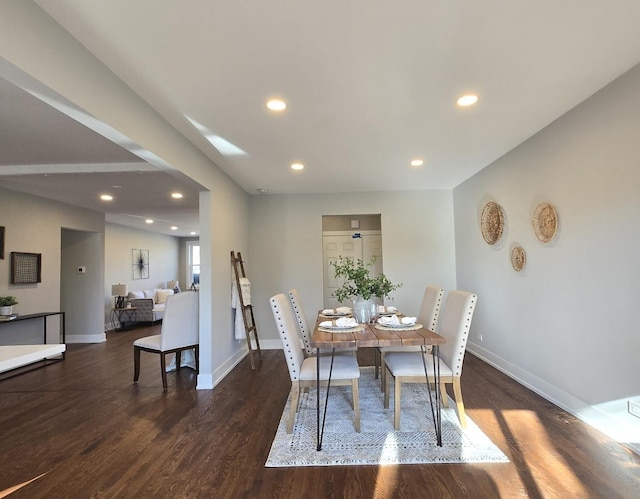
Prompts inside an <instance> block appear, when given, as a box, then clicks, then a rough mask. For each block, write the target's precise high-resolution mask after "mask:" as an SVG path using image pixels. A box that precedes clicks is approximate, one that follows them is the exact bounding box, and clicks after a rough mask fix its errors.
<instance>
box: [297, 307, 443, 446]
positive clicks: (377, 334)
mask: <svg viewBox="0 0 640 499" xmlns="http://www.w3.org/2000/svg"><path fill="white" fill-rule="evenodd" d="M399 316H400V317H402V314H399ZM331 318H335V317H329V316H327V315H325V314H323V312H322V311H320V312H318V318H317V320H316V324H315V327H314V330H313V335H312V336H311V339H310V345H311V347H312V348H315V349H316V359H317V365H316V380H317V385H316V418H317V446H316V449H317V450H318V451H320V450H322V438H323V436H324V423H325V418H326V413H327V404H328V402H329V388H330V386H331V373H332V368H333V358H334V355H335V351H336V349H340V348H353V347H357V348H365V347H374V348H376V351H377V348H378V347H403V346H420V347H421V351H422V353H423V355H422V358H423V363H424V371H425V376H426V379H427V380H428V372H427V362H426V349H427V347H428V346H431V357H432V359H433V373H434V382H435V383H434V384H435V387H434V390H433V392H434V393H433V394H432V391H431V389H427V392H428V394H429V397H428V398H429V403H430V405H431V414H432V417H433V423H434V430H435V435H436V441H437V445H438V446H440V447H442V420H441V411H440V405H441V400H440V399H441V397H442V394H441V393H440V362H439V361H437V360H438V359H439V346H440V345H443V344H444V343H446V339H445V338H444V337H443V336H441V335H439V334H438V333H436V332H435V331H431V330H429V329H427V328H426V327H424V326H422V325H421V324H413V325H407V326H406V327H402V326H398V327H387V326H384V325H381V324H378V323H377V322H375V319H374V321H373V322H372V323H369V324H358V325H357V326H355V327H352V328H344V329H337V328H336V329H333V328H327V327H322V326H321V323H323V322H325V321H327V320H328V319H331ZM321 349H323V350H326V349H329V350H330V351H331V367H330V369H329V380H328V383H327V390H326V394H325V401H324V411H323V417H322V421H321V420H320V412H321V411H320V350H321ZM376 361H377V360H376ZM384 368H385V366H382V369H384ZM427 387H429V384H428V383H427ZM445 395H446V394H445Z"/></svg>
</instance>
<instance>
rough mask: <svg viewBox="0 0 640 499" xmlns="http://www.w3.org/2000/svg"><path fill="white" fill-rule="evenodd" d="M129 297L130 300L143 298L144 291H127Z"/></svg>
mask: <svg viewBox="0 0 640 499" xmlns="http://www.w3.org/2000/svg"><path fill="white" fill-rule="evenodd" d="M129 298H130V299H132V300H135V299H138V298H144V293H143V292H142V291H129Z"/></svg>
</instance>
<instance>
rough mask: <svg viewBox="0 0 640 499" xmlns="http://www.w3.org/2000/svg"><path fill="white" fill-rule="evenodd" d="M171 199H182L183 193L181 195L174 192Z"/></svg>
mask: <svg viewBox="0 0 640 499" xmlns="http://www.w3.org/2000/svg"><path fill="white" fill-rule="evenodd" d="M171 197H172V198H173V199H182V198H183V197H184V196H183V195H182V193H181V192H172V193H171Z"/></svg>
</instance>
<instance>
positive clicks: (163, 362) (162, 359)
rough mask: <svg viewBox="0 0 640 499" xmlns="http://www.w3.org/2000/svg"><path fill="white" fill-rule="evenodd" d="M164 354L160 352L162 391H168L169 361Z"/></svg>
mask: <svg viewBox="0 0 640 499" xmlns="http://www.w3.org/2000/svg"><path fill="white" fill-rule="evenodd" d="M164 355H165V354H164V352H160V370H161V371H162V389H163V390H164V391H165V392H166V391H167V361H166V359H165V356H164Z"/></svg>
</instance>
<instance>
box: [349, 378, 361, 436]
mask: <svg viewBox="0 0 640 499" xmlns="http://www.w3.org/2000/svg"><path fill="white" fill-rule="evenodd" d="M351 397H352V398H353V412H354V413H355V418H356V431H357V432H358V433H360V392H359V389H358V379H357V378H354V379H352V380H351Z"/></svg>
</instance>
